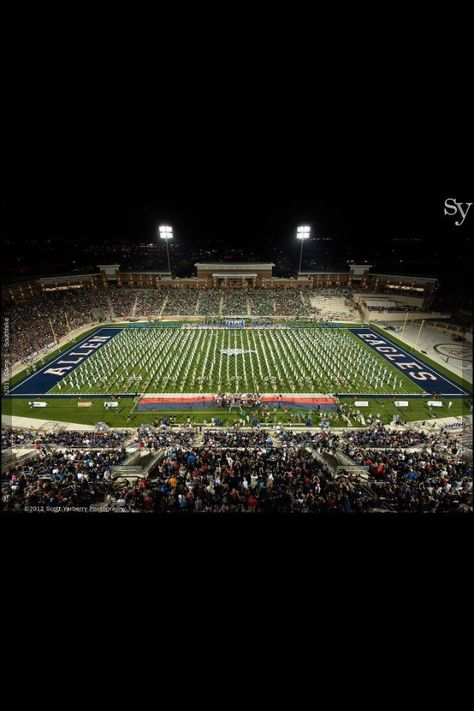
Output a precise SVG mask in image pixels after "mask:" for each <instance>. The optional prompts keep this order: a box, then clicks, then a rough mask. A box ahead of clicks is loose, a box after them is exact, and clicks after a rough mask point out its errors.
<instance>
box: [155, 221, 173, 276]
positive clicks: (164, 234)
mask: <svg viewBox="0 0 474 711" xmlns="http://www.w3.org/2000/svg"><path fill="white" fill-rule="evenodd" d="M158 232H159V234H160V238H161V239H164V240H165V244H166V256H167V257H168V271H169V273H170V274H171V263H170V252H169V249H168V241H169V240H170V239H173V228H172V227H169V226H168V225H160V226H159V227H158Z"/></svg>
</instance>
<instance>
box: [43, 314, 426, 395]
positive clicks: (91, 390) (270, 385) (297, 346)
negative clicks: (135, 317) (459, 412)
mask: <svg viewBox="0 0 474 711" xmlns="http://www.w3.org/2000/svg"><path fill="white" fill-rule="evenodd" d="M222 391H225V392H230V391H231V392H261V393H272V392H274V393H279V392H282V393H361V394H362V393H363V394H417V393H422V392H423V390H422V389H421V388H420V387H419V386H418V385H416V384H415V383H413V382H412V381H411V380H410V379H409V378H407V377H405V376H404V374H403V373H402V372H400V370H398V369H396V368H394V367H393V366H392V365H391V364H390V363H389V362H388V361H387V360H385V359H384V358H383V357H381V356H380V355H378V354H377V353H376V352H375V351H374V350H372V349H371V348H369V347H368V346H366V345H365V344H364V343H363V342H362V341H361V340H360V339H358V338H357V337H356V336H355V335H354V334H352V333H351V332H350V331H348V330H347V329H344V328H339V329H332V328H317V327H316V328H305V329H301V328H300V329H297V328H295V329H235V330H234V329H215V330H209V329H201V330H199V329H176V330H175V329H167V328H149V329H147V328H144V329H124V330H123V331H121V332H120V333H119V334H118V335H117V336H115V337H114V338H113V339H112V340H111V341H110V343H108V344H106V345H105V346H103V347H102V348H101V349H100V350H99V351H97V352H96V353H95V354H94V355H92V356H91V357H90V358H89V359H88V360H86V361H84V363H82V364H81V365H80V366H79V367H77V368H76V369H75V370H74V371H73V372H72V373H71V374H70V375H68V376H66V377H65V378H63V380H62V381H61V382H60V383H58V384H57V385H56V386H55V387H54V388H52V389H51V390H50V391H49V393H50V394H60V395H69V394H71V395H73V394H79V395H87V394H105V393H124V394H125V393H135V392H140V393H156V394H159V393H216V392H222Z"/></svg>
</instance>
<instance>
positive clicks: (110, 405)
mask: <svg viewBox="0 0 474 711" xmlns="http://www.w3.org/2000/svg"><path fill="white" fill-rule="evenodd" d="M118 406H119V404H118V402H104V407H105V408H107V410H108V409H109V408H111V407H118Z"/></svg>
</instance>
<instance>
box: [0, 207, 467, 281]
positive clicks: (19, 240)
mask: <svg viewBox="0 0 474 711" xmlns="http://www.w3.org/2000/svg"><path fill="white" fill-rule="evenodd" d="M449 197H456V198H457V200H458V201H462V202H464V203H466V202H468V201H469V202H472V201H474V200H473V199H472V196H469V195H466V194H463V195H461V194H459V195H450V194H449V195H448V194H446V195H444V194H443V195H441V194H438V195H421V196H413V195H411V196H380V195H370V194H366V195H361V196H357V195H352V196H344V195H328V196H324V195H316V194H315V195H310V194H309V195H307V196H304V197H283V196H278V195H266V196H258V195H253V196H219V195H215V196H209V195H207V196H205V197H202V196H191V197H190V196H183V197H170V196H162V197H160V196H149V197H126V196H121V195H114V196H103V197H101V196H94V197H88V196H82V197H80V196H79V197H63V196H61V197H58V198H56V199H55V198H54V197H51V199H42V200H30V199H3V200H2V216H3V217H2V221H3V230H2V232H3V234H4V241H5V243H6V245H5V246H6V248H5V247H4V250H3V255H2V256H3V259H2V264H3V269H2V271H3V278H4V279H8V280H9V281H10V280H11V279H12V278H13V277H18V278H24V277H25V276H28V275H31V274H33V272H34V271H35V270H38V269H40V270H41V272H42V273H47V272H50V273H54V272H55V271H58V272H62V273H64V271H65V270H66V271H67V270H68V269H71V270H72V269H76V270H77V271H81V270H82V269H83V268H90V267H92V266H94V265H95V264H96V263H97V262H96V260H97V259H99V258H100V259H102V258H103V257H107V258H111V259H112V258H114V257H115V258H114V261H117V262H119V263H121V262H122V261H124V260H125V261H126V259H125V257H124V258H123V259H121V255H120V254H117V248H116V245H117V244H119V243H120V244H128V245H138V244H142V243H151V242H153V241H156V239H157V238H156V227H157V225H158V224H160V223H169V224H171V225H172V226H173V229H174V233H175V240H174V244H173V248H172V256H174V263H173V264H172V267H173V270H174V272H175V273H176V274H177V275H179V276H192V275H193V270H192V267H190V264H191V261H192V260H194V259H202V260H203V261H209V260H214V261H226V260H234V261H241V260H242V259H243V258H247V259H248V260H249V261H252V260H257V259H260V260H270V261H273V262H275V263H276V264H277V268H276V269H275V273H276V275H278V266H279V265H280V264H281V269H282V275H283V274H284V273H287V272H291V271H293V272H294V271H296V269H297V265H298V257H299V242H297V240H296V239H295V232H296V227H297V225H299V224H309V225H311V227H312V236H313V239H312V240H310V241H309V242H307V243H305V246H304V259H303V269H308V270H309V269H345V268H347V261H348V260H354V261H355V262H359V261H361V262H364V261H367V262H368V263H369V264H373V265H374V266H375V267H376V268H377V269H378V270H379V271H381V270H385V269H390V270H391V271H392V272H393V273H397V272H398V273H407V274H428V275H433V276H439V278H440V279H442V280H443V281H444V282H445V284H452V288H453V289H457V288H459V285H460V282H462V281H463V280H465V279H467V278H468V273H467V271H466V270H467V257H468V256H469V254H470V252H471V247H472V235H473V233H474V206H473V207H472V213H471V212H469V213H468V214H467V217H466V219H465V221H464V223H463V225H462V226H458V227H457V226H455V224H454V222H455V220H456V219H459V215H457V216H454V217H452V216H445V215H444V214H443V211H444V201H445V199H446V198H449ZM154 260H155V262H156V263H155V264H154V265H151V264H150V263H149V262H147V263H146V264H144V268H147V267H148V268H149V267H150V266H154V267H155V268H156V269H160V268H165V262H164V250H162V249H160V250H159V251H158V253H157V255H156V257H154ZM160 260H161V263H160ZM132 266H133V264H132ZM188 272H190V273H188ZM459 275H461V276H462V278H461V279H459Z"/></svg>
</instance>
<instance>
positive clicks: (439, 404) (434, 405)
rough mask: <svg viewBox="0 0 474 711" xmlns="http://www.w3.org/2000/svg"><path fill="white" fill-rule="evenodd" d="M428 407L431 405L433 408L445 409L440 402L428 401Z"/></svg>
mask: <svg viewBox="0 0 474 711" xmlns="http://www.w3.org/2000/svg"><path fill="white" fill-rule="evenodd" d="M428 405H431V407H443V403H442V402H439V400H428Z"/></svg>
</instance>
